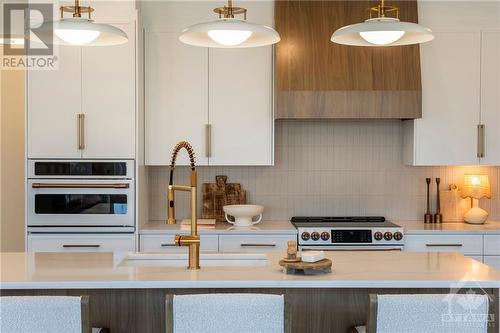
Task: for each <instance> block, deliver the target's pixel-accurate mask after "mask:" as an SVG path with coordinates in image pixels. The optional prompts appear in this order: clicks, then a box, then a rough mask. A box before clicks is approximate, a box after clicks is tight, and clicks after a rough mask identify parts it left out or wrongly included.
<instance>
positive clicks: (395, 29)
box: [330, 0, 434, 46]
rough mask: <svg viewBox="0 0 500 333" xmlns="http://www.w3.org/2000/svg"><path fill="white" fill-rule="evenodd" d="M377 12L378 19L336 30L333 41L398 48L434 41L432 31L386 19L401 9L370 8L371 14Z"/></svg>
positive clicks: (392, 18)
mask: <svg viewBox="0 0 500 333" xmlns="http://www.w3.org/2000/svg"><path fill="white" fill-rule="evenodd" d="M372 12H377V14H378V17H376V18H369V19H367V20H366V21H365V22H363V23H356V24H351V25H347V26H344V27H342V28H340V29H338V30H336V31H335V32H334V33H333V35H332V37H331V39H330V40H331V41H332V42H334V43H337V44H343V45H351V46H397V45H410V44H419V43H425V42H428V41H431V40H433V39H434V35H433V34H432V31H431V29H429V28H426V27H424V26H422V25H420V24H416V23H412V22H401V21H400V20H399V18H396V17H386V16H385V14H386V13H387V12H396V13H397V16H398V17H399V9H398V8H397V7H393V6H385V4H384V0H382V1H381V4H380V5H378V6H375V7H372V8H370V14H371V13H372Z"/></svg>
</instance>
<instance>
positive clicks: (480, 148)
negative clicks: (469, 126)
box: [477, 124, 484, 158]
mask: <svg viewBox="0 0 500 333" xmlns="http://www.w3.org/2000/svg"><path fill="white" fill-rule="evenodd" d="M477 157H478V158H483V157H484V125H483V124H479V125H477Z"/></svg>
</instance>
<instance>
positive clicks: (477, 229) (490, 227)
mask: <svg viewBox="0 0 500 333" xmlns="http://www.w3.org/2000/svg"><path fill="white" fill-rule="evenodd" d="M394 223H396V224H398V225H400V226H402V227H403V228H404V230H405V233H406V234H408V235H410V234H434V233H447V234H500V222H496V221H488V222H486V223H485V224H468V223H464V222H462V223H446V222H445V223H441V224H425V223H424V222H422V221H394Z"/></svg>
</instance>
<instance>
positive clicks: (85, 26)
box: [39, 0, 128, 46]
mask: <svg viewBox="0 0 500 333" xmlns="http://www.w3.org/2000/svg"><path fill="white" fill-rule="evenodd" d="M60 11H61V19H60V20H59V21H54V22H51V23H52V24H45V25H42V27H41V28H40V29H39V31H42V32H43V31H45V32H46V33H52V32H53V34H54V39H53V43H54V44H61V45H75V46H110V45H119V44H123V43H126V42H127V41H128V37H127V34H126V33H125V32H124V31H122V30H121V29H118V28H117V27H114V26H112V25H109V24H101V23H95V22H94V21H93V20H92V19H91V13H92V12H93V11H94V8H92V7H82V6H80V2H79V0H75V6H62V7H60ZM65 12H70V13H73V17H70V18H64V17H63V15H64V13H65ZM82 13H87V14H88V18H82V17H81V14H82ZM44 28H45V29H44Z"/></svg>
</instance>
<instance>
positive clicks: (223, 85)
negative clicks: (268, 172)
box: [209, 46, 274, 165]
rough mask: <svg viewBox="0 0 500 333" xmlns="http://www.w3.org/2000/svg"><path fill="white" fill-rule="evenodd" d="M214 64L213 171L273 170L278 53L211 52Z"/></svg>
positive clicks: (254, 50) (268, 50)
mask: <svg viewBox="0 0 500 333" xmlns="http://www.w3.org/2000/svg"><path fill="white" fill-rule="evenodd" d="M209 59H210V71H209V73H210V124H211V135H210V138H211V142H210V144H211V153H210V165H270V164H272V163H273V156H272V154H273V149H272V146H273V145H272V142H273V121H272V119H274V115H273V50H272V47H271V46H266V47H256V48H248V49H211V50H210V57H209ZM228 69H229V70H228Z"/></svg>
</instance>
